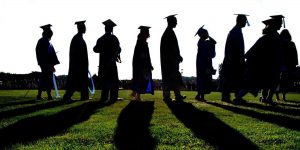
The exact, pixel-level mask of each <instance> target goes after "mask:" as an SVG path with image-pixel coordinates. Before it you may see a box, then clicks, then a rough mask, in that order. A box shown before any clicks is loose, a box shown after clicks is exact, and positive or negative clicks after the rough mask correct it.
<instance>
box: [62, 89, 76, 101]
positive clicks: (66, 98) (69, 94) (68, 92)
mask: <svg viewBox="0 0 300 150" xmlns="http://www.w3.org/2000/svg"><path fill="white" fill-rule="evenodd" d="M74 92H75V91H74V90H68V89H67V90H66V93H65V94H64V97H63V100H64V101H70V100H72V99H71V97H72V96H73V93H74Z"/></svg>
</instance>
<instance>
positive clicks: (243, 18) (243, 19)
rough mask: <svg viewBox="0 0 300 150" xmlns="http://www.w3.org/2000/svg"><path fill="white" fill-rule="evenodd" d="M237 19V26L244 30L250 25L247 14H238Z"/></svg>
mask: <svg viewBox="0 0 300 150" xmlns="http://www.w3.org/2000/svg"><path fill="white" fill-rule="evenodd" d="M236 15H237V17H236V25H237V26H239V27H241V28H243V27H245V26H246V24H248V26H249V23H248V20H247V16H248V15H245V14H236Z"/></svg>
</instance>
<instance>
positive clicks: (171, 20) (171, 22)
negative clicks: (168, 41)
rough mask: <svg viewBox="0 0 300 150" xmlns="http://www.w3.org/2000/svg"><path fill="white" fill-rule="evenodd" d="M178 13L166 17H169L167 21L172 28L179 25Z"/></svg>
mask: <svg viewBox="0 0 300 150" xmlns="http://www.w3.org/2000/svg"><path fill="white" fill-rule="evenodd" d="M176 15H177V14H174V15H170V16H168V17H166V19H167V22H168V27H171V28H175V27H176V25H177V19H176V17H175V16H176Z"/></svg>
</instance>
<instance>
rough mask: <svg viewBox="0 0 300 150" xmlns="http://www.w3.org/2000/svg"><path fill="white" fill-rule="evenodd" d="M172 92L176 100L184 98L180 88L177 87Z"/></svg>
mask: <svg viewBox="0 0 300 150" xmlns="http://www.w3.org/2000/svg"><path fill="white" fill-rule="evenodd" d="M174 94H175V100H176V101H182V100H184V99H185V98H186V96H182V95H181V93H180V90H179V89H178V88H176V89H174Z"/></svg>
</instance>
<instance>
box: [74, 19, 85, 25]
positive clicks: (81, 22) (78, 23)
mask: <svg viewBox="0 0 300 150" xmlns="http://www.w3.org/2000/svg"><path fill="white" fill-rule="evenodd" d="M84 23H85V20H83V21H77V22H75V24H76V25H80V24H84Z"/></svg>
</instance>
